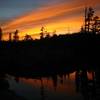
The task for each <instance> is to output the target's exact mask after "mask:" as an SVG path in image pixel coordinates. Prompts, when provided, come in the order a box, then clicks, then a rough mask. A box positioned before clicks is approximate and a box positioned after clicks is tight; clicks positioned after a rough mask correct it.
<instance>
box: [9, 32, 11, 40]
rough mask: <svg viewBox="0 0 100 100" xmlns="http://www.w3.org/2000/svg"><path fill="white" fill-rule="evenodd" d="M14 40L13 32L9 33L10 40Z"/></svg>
mask: <svg viewBox="0 0 100 100" xmlns="http://www.w3.org/2000/svg"><path fill="white" fill-rule="evenodd" d="M11 40H12V33H9V41H11Z"/></svg>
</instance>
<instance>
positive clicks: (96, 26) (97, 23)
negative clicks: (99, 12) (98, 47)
mask: <svg viewBox="0 0 100 100" xmlns="http://www.w3.org/2000/svg"><path fill="white" fill-rule="evenodd" d="M93 21H94V23H93V28H92V30H93V32H94V33H99V32H100V20H99V17H98V16H95V17H94V19H93Z"/></svg>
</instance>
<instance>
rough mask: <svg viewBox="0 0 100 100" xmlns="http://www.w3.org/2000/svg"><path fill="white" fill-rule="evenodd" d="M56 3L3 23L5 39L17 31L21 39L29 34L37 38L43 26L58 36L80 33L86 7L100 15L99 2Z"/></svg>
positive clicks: (59, 0) (97, 0)
mask: <svg viewBox="0 0 100 100" xmlns="http://www.w3.org/2000/svg"><path fill="white" fill-rule="evenodd" d="M44 1H45V0H44ZM55 1H56V2H55V3H54V2H53V1H52V3H50V4H49V3H48V4H45V5H42V6H39V7H37V8H34V9H33V10H31V11H28V12H24V13H21V14H19V15H18V16H16V17H14V18H12V19H9V20H7V21H4V23H3V22H2V23H3V24H1V25H2V28H3V32H4V33H5V37H6V36H7V33H9V32H14V31H15V30H16V29H17V30H19V34H20V37H22V36H24V35H25V34H29V35H33V37H34V38H36V37H38V35H39V33H40V28H41V27H42V26H43V27H45V28H46V30H47V31H48V32H53V31H55V30H56V32H57V34H65V33H68V32H70V33H73V32H78V31H80V27H81V26H82V25H83V21H84V8H85V5H88V6H93V8H94V10H95V12H97V13H98V14H99V15H100V13H99V12H98V10H99V0H95V1H90V0H84V2H82V0H74V1H73V0H70V1H69V0H66V1H65V0H58V1H57V0H55ZM61 1H63V2H61ZM38 2H40V0H38ZM48 2H49V1H48ZM44 3H45V2H44ZM46 3H47V2H46ZM95 8H96V9H95ZM35 35H36V36H35ZM5 37H4V38H5ZM6 38H7V37H6Z"/></svg>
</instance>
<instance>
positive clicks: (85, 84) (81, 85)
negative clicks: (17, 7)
mask: <svg viewBox="0 0 100 100" xmlns="http://www.w3.org/2000/svg"><path fill="white" fill-rule="evenodd" d="M90 77H91V78H90ZM94 78H95V77H94V73H93V72H92V74H89V73H87V71H86V70H83V71H81V72H80V71H76V74H75V83H76V91H77V92H80V93H81V94H82V95H83V98H84V100H96V98H95V97H96V87H95V80H94Z"/></svg>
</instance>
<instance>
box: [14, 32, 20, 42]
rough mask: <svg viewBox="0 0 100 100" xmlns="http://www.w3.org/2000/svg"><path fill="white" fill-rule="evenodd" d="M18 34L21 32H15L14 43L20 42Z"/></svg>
mask: <svg viewBox="0 0 100 100" xmlns="http://www.w3.org/2000/svg"><path fill="white" fill-rule="evenodd" d="M18 33H19V31H18V30H16V31H15V32H14V36H13V38H14V41H18V40H19V36H18Z"/></svg>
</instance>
